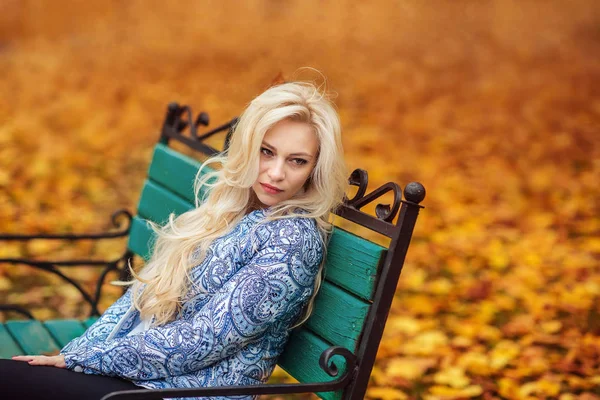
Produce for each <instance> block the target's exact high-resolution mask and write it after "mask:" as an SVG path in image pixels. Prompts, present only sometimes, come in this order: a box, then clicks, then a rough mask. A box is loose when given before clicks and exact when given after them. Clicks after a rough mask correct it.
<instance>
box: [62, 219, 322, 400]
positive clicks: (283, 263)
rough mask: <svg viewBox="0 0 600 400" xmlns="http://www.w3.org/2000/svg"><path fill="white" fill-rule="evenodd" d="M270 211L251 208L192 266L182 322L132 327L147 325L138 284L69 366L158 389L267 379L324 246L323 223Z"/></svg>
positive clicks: (70, 349)
mask: <svg viewBox="0 0 600 400" xmlns="http://www.w3.org/2000/svg"><path fill="white" fill-rule="evenodd" d="M266 212H267V211H265V210H256V211H253V212H251V213H250V214H248V215H246V216H245V217H244V218H243V219H242V220H241V221H240V222H239V223H238V224H237V225H236V226H235V227H234V228H233V229H232V231H231V232H229V233H228V234H226V235H224V236H222V237H221V238H219V239H217V240H215V241H214V242H213V243H212V244H211V246H210V247H209V249H208V251H207V254H206V257H205V259H204V260H203V261H202V262H201V263H199V264H198V265H196V266H195V267H194V268H193V269H192V270H191V273H190V276H191V277H192V280H193V285H192V288H191V289H190V292H189V293H188V295H187V296H186V297H185V299H184V305H183V307H182V310H181V313H180V316H179V318H178V319H177V320H175V321H173V322H170V323H168V324H166V325H163V326H160V327H152V328H149V329H145V330H141V331H138V330H139V327H138V328H137V329H136V331H135V332H132V330H134V328H136V326H138V324H140V323H143V321H140V318H139V312H138V311H137V310H136V309H135V308H134V307H133V306H132V302H131V289H130V290H129V291H127V292H126V293H125V294H124V295H123V296H122V297H121V298H120V299H119V300H117V301H116V302H115V303H114V304H113V305H112V306H110V307H109V308H108V309H107V310H106V312H105V313H104V314H103V315H102V316H101V317H100V318H99V319H98V321H96V323H95V324H94V325H92V326H91V327H90V328H89V329H88V330H87V331H86V332H85V333H84V334H83V335H82V336H80V337H79V338H76V339H74V340H72V341H71V342H70V343H68V344H67V345H66V346H65V347H64V348H63V349H62V350H61V354H64V356H65V361H66V364H67V368H69V369H72V370H75V371H79V372H84V373H87V374H101V375H108V376H118V377H121V378H125V379H129V380H131V381H133V383H135V384H136V385H139V386H143V387H146V388H156V389H161V388H191V387H212V386H223V385H253V384H259V383H261V382H265V381H266V380H267V378H268V377H269V375H270V374H271V372H272V371H273V368H274V367H275V363H276V361H277V358H278V356H279V355H280V354H281V352H282V351H283V348H284V346H285V342H286V341H287V338H288V336H289V328H290V326H292V324H293V323H294V322H295V321H296V319H297V318H298V316H299V314H300V312H301V310H302V309H303V308H304V306H305V305H306V303H307V301H308V300H309V298H310V297H311V295H312V293H313V286H314V280H315V277H316V274H317V272H318V268H319V265H320V263H321V260H322V258H323V250H324V248H323V241H322V239H321V237H320V235H319V233H318V230H317V228H316V223H315V221H314V220H312V219H308V218H300V217H295V218H285V219H279V220H274V221H267V220H265V214H266ZM215 398H216V397H211V399H215ZM220 398H224V397H220ZM230 398H235V399H251V398H252V397H251V396H234V397H230Z"/></svg>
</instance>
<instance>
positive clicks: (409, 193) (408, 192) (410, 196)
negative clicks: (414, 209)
mask: <svg viewBox="0 0 600 400" xmlns="http://www.w3.org/2000/svg"><path fill="white" fill-rule="evenodd" d="M404 198H405V199H406V200H408V201H410V202H412V203H416V204H419V203H420V202H422V201H423V199H424V198H425V187H424V186H423V185H421V184H420V183H419V182H411V183H409V184H408V185H406V187H405V188H404Z"/></svg>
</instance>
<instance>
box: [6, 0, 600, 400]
mask: <svg viewBox="0 0 600 400" xmlns="http://www.w3.org/2000/svg"><path fill="white" fill-rule="evenodd" d="M59 3H60V2H59ZM184 3H185V2H184ZM222 3H223V5H222V6H219V7H216V6H215V9H214V10H212V11H211V12H212V14H211V15H212V17H211V18H205V19H203V20H202V22H201V23H200V22H199V21H198V15H200V14H202V10H196V11H195V12H191V8H193V7H200V6H199V5H198V4H199V3H196V2H188V3H185V4H182V5H181V7H177V8H174V7H168V6H167V5H163V4H160V3H158V2H157V3H155V4H153V6H152V7H147V6H146V5H145V4H144V2H135V1H133V2H129V3H128V4H129V5H125V4H124V3H123V2H118V1H107V2H105V3H103V4H104V5H96V6H94V7H95V8H92V6H88V5H77V6H74V5H70V6H72V7H75V8H76V9H75V10H74V11H73V12H75V13H77V15H78V18H77V20H76V21H75V20H73V21H70V20H68V16H66V15H63V14H64V13H53V12H52V10H51V9H50V8H52V7H56V8H57V9H59V8H60V7H59V6H55V5H54V4H56V2H53V3H52V5H48V6H44V5H39V4H42V3H35V2H27V1H23V2H7V3H6V4H7V5H6V6H2V7H4V8H5V9H4V10H3V13H2V14H1V16H0V26H1V27H3V28H1V29H0V38H1V40H2V41H3V43H6V44H7V45H6V46H4V47H2V49H1V53H0V69H1V70H2V71H3V77H2V78H0V232H12V233H16V232H42V231H44V232H52V231H54V232H90V231H94V232H95V231H103V230H107V229H113V228H112V226H111V223H110V220H109V217H110V215H111V213H112V212H113V211H115V210H116V209H117V208H128V209H130V210H135V207H136V201H137V198H138V196H139V190H140V188H141V185H142V182H143V179H144V176H145V173H146V168H147V164H148V161H149V159H150V154H151V148H152V146H153V144H154V143H155V141H156V138H157V136H158V130H159V128H160V124H161V122H162V118H163V115H164V114H163V113H164V110H165V108H166V105H167V103H168V102H169V101H172V100H177V101H179V102H181V103H186V104H190V105H192V106H193V108H194V110H195V111H196V112H198V111H201V110H204V111H207V112H209V113H210V115H211V121H212V123H211V126H216V125H217V124H218V123H220V122H223V121H227V120H229V118H231V117H232V116H234V115H236V114H237V113H239V111H240V110H241V109H242V108H243V107H244V105H245V104H246V103H247V101H248V100H249V99H250V98H251V97H252V96H254V95H255V94H256V93H258V92H259V91H261V90H262V89H263V88H264V87H266V86H268V85H269V83H270V82H271V81H272V80H273V79H275V77H277V76H278V74H279V73H280V72H283V75H284V76H285V77H289V76H290V75H291V74H292V73H293V71H295V70H296V69H297V68H298V67H300V66H305V65H313V66H316V67H318V68H319V69H321V70H322V71H323V72H324V73H325V74H326V75H327V77H328V78H329V83H330V85H331V87H332V88H333V89H335V90H336V91H337V92H338V96H337V98H336V100H335V101H336V104H337V106H338V109H339V112H340V115H341V119H342V123H343V128H344V147H345V151H346V159H347V162H348V165H349V168H350V170H352V169H354V168H358V167H361V168H365V169H367V170H368V171H369V177H370V182H371V184H370V188H371V189H373V188H375V187H377V186H379V185H381V184H383V183H385V182H387V181H390V180H393V181H395V182H398V183H400V184H401V185H405V184H406V183H408V182H410V181H420V182H422V183H423V184H424V185H425V187H426V189H427V198H426V199H425V202H424V205H425V207H426V208H425V209H424V210H423V211H422V213H421V216H420V218H419V221H418V223H417V228H416V230H415V234H414V237H413V242H412V244H411V247H410V249H409V252H408V255H407V259H406V264H405V267H404V271H403V273H402V276H401V278H400V283H399V286H398V291H397V294H396V298H395V300H394V303H393V305H392V310H391V314H390V316H389V319H388V322H387V325H386V329H385V333H384V338H383V341H382V344H381V347H380V350H379V353H378V358H377V362H376V365H375V368H374V370H373V374H372V376H371V383H370V385H369V389H368V391H367V398H369V399H427V400H434V399H440V400H450V399H484V400H491V399H560V400H598V399H599V398H600V390H599V389H598V388H599V387H600V267H599V265H600V217H599V216H600V202H599V201H598V197H599V196H600V190H599V188H598V182H600V148H599V139H598V132H599V131H600V122H599V121H600V100H599V98H598V95H597V93H598V85H599V83H598V82H600V67H599V65H600V64H599V63H598V56H597V54H600V48H598V43H600V41H599V40H598V33H597V32H598V30H597V26H598V16H597V13H596V12H595V11H593V10H595V2H593V1H591V0H590V1H585V0H579V1H573V2H569V4H568V5H565V3H563V2H560V1H547V2H545V6H544V7H539V6H538V5H537V4H536V3H535V2H533V3H528V4H523V2H510V1H507V2H496V3H493V4H492V3H483V2H482V3H468V4H467V2H461V1H456V2H436V6H435V7H431V6H430V5H429V3H427V4H426V3H423V2H418V1H402V2H396V3H393V4H392V3H389V2H378V1H375V2H369V3H368V4H361V6H360V7H356V6H355V5H352V4H350V3H351V2H347V4H345V5H344V6H343V7H342V8H341V9H343V10H344V11H343V12H339V10H340V6H339V2H335V4H334V3H332V4H329V3H323V2H316V1H315V2H311V1H305V2H298V1H296V2H295V1H292V2H287V3H286V4H287V5H286V7H283V8H273V7H276V6H275V5H273V4H271V3H268V2H264V1H260V0H256V1H255V2H254V3H252V2H251V3H252V4H253V6H252V7H250V6H248V7H247V6H245V5H240V4H239V3H238V2H230V1H223V2H222ZM36 4H38V5H36ZM45 7H49V8H48V9H47V8H45ZM316 9H318V10H319V15H320V16H322V19H319V18H314V15H315V10H316ZM11 15H13V16H14V18H13V17H10V16H11ZM202 15H204V14H202ZM123 16H126V18H125V17H123ZM9 17H10V18H12V19H8V18H9ZM17 17H18V18H17ZM2 18H4V19H2ZM15 21H17V22H15ZM232 21H238V22H239V21H244V23H236V24H235V27H233V26H231V23H232ZM298 21H302V24H298V23H297V22H298ZM271 32H278V34H277V36H273V35H272V34H271ZM248 38H254V39H253V40H248ZM261 39H264V40H261ZM221 140H222V137H219V138H214V141H213V142H212V143H213V144H215V145H218V143H219V141H221ZM373 239H374V240H380V238H376V237H373ZM124 246H125V242H124V240H116V241H108V242H102V243H96V244H93V243H88V242H86V243H82V244H80V245H78V246H73V245H72V244H69V243H66V244H65V243H61V244H58V243H48V242H41V241H35V242H32V243H29V244H16V243H11V242H9V243H6V242H5V243H0V257H17V256H34V257H39V258H50V259H60V258H73V257H82V256H84V255H85V256H87V255H88V254H91V256H92V257H94V258H109V259H112V258H116V257H118V256H119V255H120V254H121V252H122V251H123V249H124ZM68 273H69V274H70V275H71V276H74V277H75V278H77V279H80V280H81V281H83V282H85V284H86V285H88V286H89V287H91V285H92V284H93V282H94V280H95V278H96V277H97V275H98V271H97V270H94V269H89V270H85V271H77V270H69V271H68ZM105 293H106V295H105V297H104V298H103V301H102V307H103V308H105V307H106V306H107V305H108V304H110V302H111V301H113V300H114V299H115V298H116V296H118V294H119V289H118V288H114V287H111V286H106V288H105ZM0 302H13V303H27V304H29V305H30V309H31V310H32V311H33V313H34V315H36V316H37V317H38V318H52V317H82V316H84V315H85V313H86V312H87V307H86V306H85V305H83V304H82V303H81V301H80V297H79V294H78V293H77V292H76V291H74V290H73V289H72V288H69V287H68V286H67V285H64V284H63V283H62V282H61V281H59V280H58V279H56V278H55V277H52V276H47V275H43V274H41V275H40V274H34V273H32V270H30V269H28V268H14V267H11V266H7V265H0ZM280 375H281V374H280V373H279V372H278V374H277V376H280ZM305 397H309V396H308V395H306V396H305V395H298V396H296V398H305Z"/></svg>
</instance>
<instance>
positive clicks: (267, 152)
mask: <svg viewBox="0 0 600 400" xmlns="http://www.w3.org/2000/svg"><path fill="white" fill-rule="evenodd" d="M260 152H261V153H263V154H264V155H265V156H272V155H273V152H272V151H271V150H269V149H267V148H266V147H261V148H260Z"/></svg>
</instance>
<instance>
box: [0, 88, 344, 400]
mask: <svg viewBox="0 0 600 400" xmlns="http://www.w3.org/2000/svg"><path fill="white" fill-rule="evenodd" d="M214 163H217V164H220V165H221V168H217V171H216V172H214V173H213V174H212V175H210V174H209V175H207V176H206V177H205V178H202V179H198V180H197V182H196V193H199V189H200V187H201V186H203V185H208V186H209V187H210V191H209V194H208V196H207V198H206V199H204V200H203V201H202V199H197V200H196V201H197V207H196V208H195V209H194V210H191V211H189V212H187V213H185V214H182V215H180V216H178V217H174V216H171V218H170V221H169V222H168V223H167V224H166V225H165V226H164V227H157V226H154V229H155V231H156V233H157V237H158V238H157V241H156V244H155V247H154V252H153V255H152V257H151V258H150V260H149V262H148V263H147V265H146V266H145V267H144V268H143V269H142V270H141V271H140V272H139V274H134V280H133V281H132V282H129V283H128V284H130V285H131V287H130V288H129V289H128V291H127V292H126V293H125V294H124V295H123V297H121V298H120V299H119V300H117V301H116V302H115V303H114V304H113V305H112V306H111V307H110V308H109V309H108V310H107V311H106V312H105V313H104V314H103V315H102V317H100V319H99V320H98V321H97V322H96V323H95V324H94V325H93V326H91V327H90V328H89V329H88V330H87V331H86V332H85V333H84V334H83V335H82V336H81V337H79V338H76V339H74V340H73V341H71V342H70V343H69V344H68V345H67V346H65V348H63V349H62V350H61V352H60V354H59V355H57V356H54V357H44V356H19V357H15V358H14V359H15V360H18V361H26V362H28V364H29V365H27V363H15V362H13V361H10V360H9V361H8V363H12V364H11V366H10V368H12V369H13V370H14V369H15V365H14V364H20V366H19V367H18V368H17V369H18V370H19V371H20V372H13V373H12V374H13V375H15V376H14V377H10V378H8V376H6V377H5V380H6V381H7V382H8V381H15V380H18V379H19V376H21V377H22V376H26V377H27V380H28V381H29V382H35V383H36V385H29V386H30V390H31V391H32V393H36V394H38V396H40V398H41V397H42V396H45V395H47V394H48V392H49V391H52V393H53V396H54V397H56V398H61V399H69V398H86V399H91V398H100V397H102V395H104V394H106V393H109V392H111V391H114V390H126V389H132V388H139V387H143V388H189V387H210V386H224V385H248V384H259V383H262V382H265V381H266V380H267V379H268V377H269V375H270V374H271V372H272V371H273V368H274V367H275V364H276V361H277V358H278V356H279V355H280V354H281V352H282V351H283V348H284V346H285V343H286V340H287V338H288V335H289V332H290V330H291V328H293V327H294V326H296V325H298V324H300V323H301V322H303V321H304V320H305V319H306V318H307V317H308V315H309V314H310V310H311V308H312V301H313V299H314V296H315V294H316V292H317V290H318V288H319V284H320V279H321V274H322V267H323V260H324V255H325V254H324V253H325V248H326V243H327V237H328V233H329V232H330V229H331V224H330V222H329V217H330V212H331V211H332V210H333V209H335V208H336V207H337V206H338V204H339V203H340V202H341V200H342V198H343V195H344V192H345V189H346V184H347V180H346V179H347V175H346V171H345V166H344V161H343V150H342V144H341V137H340V123H339V119H338V115H337V113H336V111H335V109H334V107H333V106H332V104H331V103H330V101H328V100H327V98H326V97H325V96H324V95H323V94H322V93H320V92H319V90H318V89H317V88H316V87H315V86H314V85H312V84H309V83H301V82H292V83H284V84H280V85H277V86H274V87H271V88H269V89H268V90H266V91H265V92H264V93H262V94H261V95H259V96H258V97H256V98H255V99H254V100H253V101H252V102H251V103H250V104H249V105H248V107H247V108H246V110H245V111H244V112H243V114H242V115H241V117H240V120H239V122H238V124H237V126H236V128H235V131H234V133H233V136H232V140H231V143H230V147H229V150H228V151H227V153H226V154H223V155H221V156H219V157H216V158H214V159H212V160H209V161H207V163H205V165H207V164H214ZM211 178H216V180H215V181H212V182H214V183H211V184H209V183H208V181H209V180H210V179H211ZM197 197H198V195H197ZM30 365H34V366H40V365H43V366H46V367H30ZM51 367H58V368H51ZM5 369H7V368H6V366H5V367H4V368H2V371H4V370H5ZM34 370H35V371H34ZM42 370H43V371H44V372H43V373H42ZM72 371H75V372H80V373H79V374H77V373H73V372H72ZM41 375H44V377H43V378H42V377H41ZM38 376H40V378H39V379H38ZM60 382H64V384H60ZM19 389H20V390H21V391H20V392H19V398H26V397H27V396H28V395H27V394H25V393H23V392H22V390H23V389H24V387H23V386H21V387H20V388H19ZM7 390H8V389H6V388H3V387H2V385H0V392H2V393H3V394H5V393H8V392H7ZM30 397H31V398H33V397H34V396H33V395H31V396H30ZM5 398H6V397H5ZM27 398H29V397H27Z"/></svg>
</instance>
